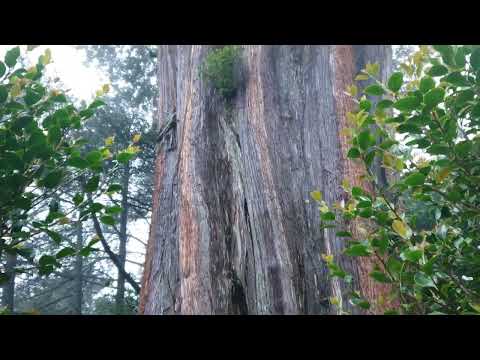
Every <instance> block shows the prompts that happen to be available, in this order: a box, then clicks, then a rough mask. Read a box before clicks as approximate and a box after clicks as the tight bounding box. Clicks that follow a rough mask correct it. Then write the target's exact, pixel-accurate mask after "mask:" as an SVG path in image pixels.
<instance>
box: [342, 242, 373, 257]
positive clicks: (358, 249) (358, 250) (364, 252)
mask: <svg viewBox="0 0 480 360" xmlns="http://www.w3.org/2000/svg"><path fill="white" fill-rule="evenodd" d="M345 254H346V255H348V256H369V255H370V251H369V249H368V247H367V246H366V245H365V244H353V245H350V246H349V247H348V248H347V249H346V250H345Z"/></svg>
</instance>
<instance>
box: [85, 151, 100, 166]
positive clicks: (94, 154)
mask: <svg viewBox="0 0 480 360" xmlns="http://www.w3.org/2000/svg"><path fill="white" fill-rule="evenodd" d="M86 159H87V161H88V163H89V164H90V165H97V164H98V163H100V162H101V161H102V153H101V152H100V151H97V150H94V151H90V152H89V153H88V154H87V156H86Z"/></svg>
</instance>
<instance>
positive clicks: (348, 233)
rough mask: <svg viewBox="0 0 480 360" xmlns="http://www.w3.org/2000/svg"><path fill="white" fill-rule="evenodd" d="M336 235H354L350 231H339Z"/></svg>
mask: <svg viewBox="0 0 480 360" xmlns="http://www.w3.org/2000/svg"><path fill="white" fill-rule="evenodd" d="M335 235H336V236H338V237H352V233H351V232H349V231H338V232H337V233H336V234H335Z"/></svg>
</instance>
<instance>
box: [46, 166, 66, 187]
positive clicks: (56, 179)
mask: <svg viewBox="0 0 480 360" xmlns="http://www.w3.org/2000/svg"><path fill="white" fill-rule="evenodd" d="M62 180H63V171H62V170H57V171H52V172H50V173H49V174H48V175H47V176H45V178H43V180H42V184H43V186H45V187H46V188H48V189H53V188H54V187H56V186H58V185H59V184H60V183H61V182H62Z"/></svg>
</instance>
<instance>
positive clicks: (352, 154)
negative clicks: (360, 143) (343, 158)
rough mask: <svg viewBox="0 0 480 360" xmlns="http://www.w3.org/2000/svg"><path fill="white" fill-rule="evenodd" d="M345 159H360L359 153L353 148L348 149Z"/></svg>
mask: <svg viewBox="0 0 480 360" xmlns="http://www.w3.org/2000/svg"><path fill="white" fill-rule="evenodd" d="M347 157H348V158H349V159H357V158H359V157H360V151H359V150H358V149H357V148H355V147H353V148H350V150H348V154H347Z"/></svg>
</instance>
